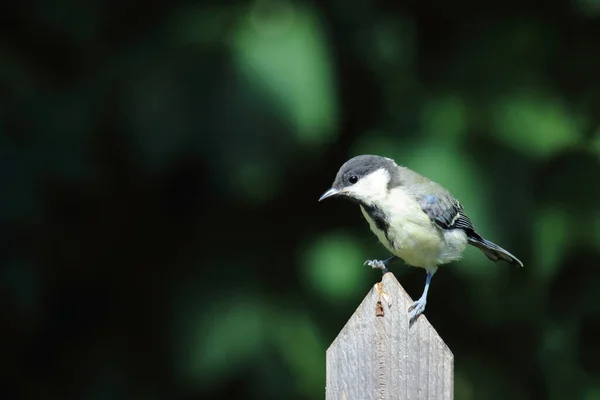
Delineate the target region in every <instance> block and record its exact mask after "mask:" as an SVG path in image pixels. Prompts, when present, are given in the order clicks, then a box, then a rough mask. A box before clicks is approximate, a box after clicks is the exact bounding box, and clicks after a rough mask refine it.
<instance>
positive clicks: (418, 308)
mask: <svg viewBox="0 0 600 400" xmlns="http://www.w3.org/2000/svg"><path fill="white" fill-rule="evenodd" d="M426 304H427V299H424V298H420V299H419V300H417V301H415V302H414V303H413V304H412V306H410V307H408V315H409V317H410V319H409V322H408V325H409V326H412V324H414V323H415V321H416V320H417V318H419V315H421V314H423V311H425V305H426Z"/></svg>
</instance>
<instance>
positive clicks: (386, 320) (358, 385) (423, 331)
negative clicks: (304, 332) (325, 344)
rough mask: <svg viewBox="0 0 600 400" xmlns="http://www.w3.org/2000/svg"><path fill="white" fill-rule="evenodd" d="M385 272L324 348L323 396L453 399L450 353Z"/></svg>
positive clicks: (334, 399) (378, 399)
mask: <svg viewBox="0 0 600 400" xmlns="http://www.w3.org/2000/svg"><path fill="white" fill-rule="evenodd" d="M412 303H413V301H412V299H411V298H410V296H409V295H408V293H406V291H405V290H404V288H403V287H402V286H401V285H400V283H399V282H398V280H397V279H396V277H395V276H394V275H393V274H392V273H391V272H388V273H386V274H385V275H384V276H383V279H382V281H381V282H378V283H376V284H375V285H374V286H373V288H372V289H371V290H370V291H369V293H368V294H367V296H366V297H365V298H364V299H363V301H362V302H361V304H360V305H359V306H358V308H357V309H356V311H355V312H354V314H353V315H352V317H350V319H349V321H348V322H347V323H346V325H345V326H344V328H343V329H342V330H341V332H340V333H339V334H338V336H337V338H336V339H335V340H334V341H333V343H332V344H331V346H329V349H327V354H326V358H327V379H326V381H327V388H326V399H327V400H342V399H344V400H354V399H356V400H371V399H373V400H375V399H376V400H388V399H389V400H392V399H410V400H420V399H444V400H447V399H452V398H453V394H454V356H453V354H452V352H451V351H450V349H449V348H448V346H446V344H445V343H444V341H443V340H442V338H441V337H440V336H439V335H438V333H437V331H436V330H435V329H434V328H433V326H432V325H431V324H430V323H429V321H428V320H427V318H426V317H425V315H421V316H420V317H419V318H418V319H417V321H416V322H415V323H414V324H413V326H412V327H410V328H409V318H408V307H409V306H410V305H411V304H412Z"/></svg>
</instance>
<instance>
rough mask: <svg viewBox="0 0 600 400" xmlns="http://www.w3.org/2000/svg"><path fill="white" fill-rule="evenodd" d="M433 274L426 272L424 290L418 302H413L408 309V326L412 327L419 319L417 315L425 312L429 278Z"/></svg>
mask: <svg viewBox="0 0 600 400" xmlns="http://www.w3.org/2000/svg"><path fill="white" fill-rule="evenodd" d="M433 274H435V271H433V272H430V271H427V280H426V281H425V289H423V294H422V295H421V297H420V298H419V300H417V301H415V302H414V303H413V304H412V306H410V307H408V311H409V313H408V315H409V317H410V320H409V323H408V324H409V326H412V324H414V323H415V321H416V320H417V318H419V315H421V314H423V311H425V305H426V304H427V292H428V291H429V284H430V283H431V277H432V276H433Z"/></svg>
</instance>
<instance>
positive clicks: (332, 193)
mask: <svg viewBox="0 0 600 400" xmlns="http://www.w3.org/2000/svg"><path fill="white" fill-rule="evenodd" d="M340 193H341V192H340V191H339V190H337V189H334V188H331V189H329V190H328V191H326V192H325V193H323V194H322V195H321V197H319V201H323V200H325V199H326V198H328V197H333V196H337V195H339V194H340Z"/></svg>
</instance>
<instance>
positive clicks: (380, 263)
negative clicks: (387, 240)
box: [364, 260, 388, 274]
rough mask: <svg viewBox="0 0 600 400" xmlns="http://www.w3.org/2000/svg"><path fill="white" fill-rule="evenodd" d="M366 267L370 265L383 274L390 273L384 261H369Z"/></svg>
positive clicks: (366, 262)
mask: <svg viewBox="0 0 600 400" xmlns="http://www.w3.org/2000/svg"><path fill="white" fill-rule="evenodd" d="M364 265H368V266H369V267H371V268H373V269H380V270H381V273H382V274H385V273H386V272H388V270H387V263H386V262H385V261H383V260H367V261H365V263H364Z"/></svg>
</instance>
